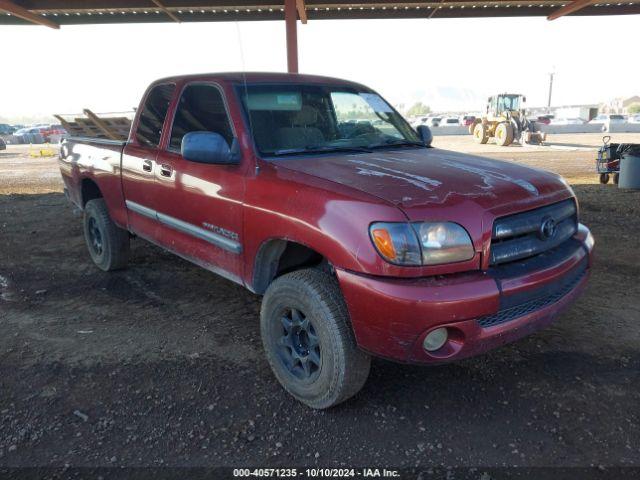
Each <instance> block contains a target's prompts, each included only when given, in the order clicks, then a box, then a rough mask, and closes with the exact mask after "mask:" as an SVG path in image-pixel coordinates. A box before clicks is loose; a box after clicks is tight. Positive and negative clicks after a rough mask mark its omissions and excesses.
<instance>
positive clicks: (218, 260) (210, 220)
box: [156, 82, 247, 283]
mask: <svg viewBox="0 0 640 480" xmlns="http://www.w3.org/2000/svg"><path fill="white" fill-rule="evenodd" d="M194 131H207V132H215V133H219V134H220V135H222V137H224V139H225V140H226V141H227V143H228V144H229V145H231V141H232V140H233V138H234V137H235V133H234V130H233V126H232V122H231V119H230V117H229V114H228V109H227V105H226V99H225V95H224V92H223V90H222V88H221V87H220V86H219V85H217V84H214V83H208V82H205V83H203V82H192V83H188V84H186V85H185V86H184V88H183V90H182V92H181V94H180V98H179V100H178V102H177V104H176V106H175V113H174V118H173V123H172V127H171V130H170V132H168V139H167V145H166V149H165V150H163V151H161V152H160V153H159V155H158V159H157V163H158V167H157V171H156V182H157V185H158V196H157V201H156V205H157V211H158V216H159V219H160V224H161V227H160V228H161V229H162V242H163V246H165V247H166V248H168V249H169V250H173V251H175V253H177V254H179V255H182V256H183V257H186V258H188V259H190V260H192V261H194V262H195V263H198V264H200V265H202V266H204V267H205V268H208V269H209V270H212V271H215V272H216V273H218V274H220V275H222V276H225V277H227V278H229V279H231V280H234V281H236V282H238V283H241V278H242V262H241V259H242V255H241V252H242V238H241V236H240V235H241V232H242V202H243V200H244V189H245V174H244V173H245V171H246V168H247V159H244V160H243V161H242V162H241V163H240V164H239V165H211V164H204V163H195V162H191V161H187V160H185V159H184V158H182V155H181V154H180V147H181V144H182V137H183V136H184V135H185V134H187V133H189V132H194Z"/></svg>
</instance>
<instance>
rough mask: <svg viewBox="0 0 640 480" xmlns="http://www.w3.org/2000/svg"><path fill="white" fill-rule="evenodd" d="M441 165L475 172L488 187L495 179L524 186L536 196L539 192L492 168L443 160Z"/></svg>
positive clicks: (531, 185) (529, 184) (518, 179)
mask: <svg viewBox="0 0 640 480" xmlns="http://www.w3.org/2000/svg"><path fill="white" fill-rule="evenodd" d="M443 165H447V166H449V167H452V168H457V169H459V170H464V171H466V172H471V173H475V174H476V175H478V176H480V177H481V178H482V181H483V182H484V184H485V185H486V186H487V187H490V188H492V187H493V186H494V184H495V182H496V180H498V181H503V182H511V183H513V184H514V185H518V186H519V187H522V188H524V189H525V190H527V191H529V192H531V193H533V194H534V195H536V196H537V195H539V194H540V192H538V189H537V188H536V187H535V186H534V185H533V184H531V183H529V182H527V181H526V180H524V179H522V178H512V177H510V176H509V175H506V174H504V173H502V172H495V171H492V170H487V169H484V168H479V167H474V166H471V165H465V164H462V163H458V162H453V161H445V162H443Z"/></svg>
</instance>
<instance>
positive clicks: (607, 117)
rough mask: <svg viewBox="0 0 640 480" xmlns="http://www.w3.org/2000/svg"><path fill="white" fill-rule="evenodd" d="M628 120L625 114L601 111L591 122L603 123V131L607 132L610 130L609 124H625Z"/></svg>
mask: <svg viewBox="0 0 640 480" xmlns="http://www.w3.org/2000/svg"><path fill="white" fill-rule="evenodd" d="M626 122H627V119H626V117H625V116H624V115H618V114H610V113H601V114H600V115H598V116H596V117H595V118H594V119H593V120H591V121H590V122H589V123H591V124H596V125H598V124H602V131H603V132H606V131H608V130H609V126H610V125H611V124H623V123H626Z"/></svg>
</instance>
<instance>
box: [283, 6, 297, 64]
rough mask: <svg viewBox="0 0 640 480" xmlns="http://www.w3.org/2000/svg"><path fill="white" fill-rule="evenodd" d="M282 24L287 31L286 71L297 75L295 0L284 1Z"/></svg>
mask: <svg viewBox="0 0 640 480" xmlns="http://www.w3.org/2000/svg"><path fill="white" fill-rule="evenodd" d="M284 22H285V25H286V29H287V70H288V72H289V73H298V25H297V22H298V12H297V7H296V0H284Z"/></svg>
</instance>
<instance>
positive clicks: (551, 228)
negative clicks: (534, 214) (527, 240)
mask: <svg viewBox="0 0 640 480" xmlns="http://www.w3.org/2000/svg"><path fill="white" fill-rule="evenodd" d="M556 229H557V225H556V222H555V220H554V219H553V218H550V217H547V218H543V219H542V222H541V223H540V231H539V232H538V233H539V234H540V238H541V239H543V240H549V239H550V238H552V237H553V236H554V235H555V234H556Z"/></svg>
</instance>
